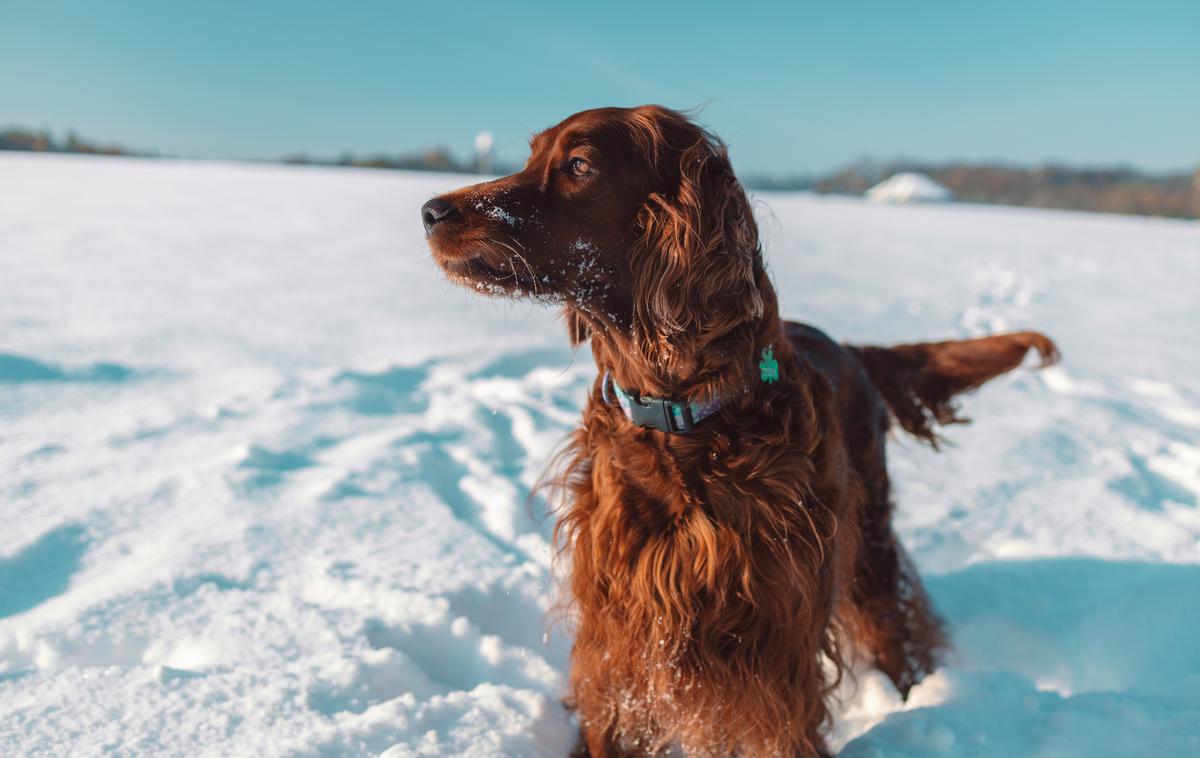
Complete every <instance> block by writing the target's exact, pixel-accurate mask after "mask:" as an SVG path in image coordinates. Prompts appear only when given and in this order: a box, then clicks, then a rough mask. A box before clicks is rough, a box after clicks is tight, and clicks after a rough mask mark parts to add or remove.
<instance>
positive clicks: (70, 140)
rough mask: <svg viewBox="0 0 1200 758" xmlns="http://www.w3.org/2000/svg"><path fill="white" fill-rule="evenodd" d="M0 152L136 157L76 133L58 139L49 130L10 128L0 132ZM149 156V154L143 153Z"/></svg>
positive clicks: (119, 147)
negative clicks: (21, 151)
mask: <svg viewBox="0 0 1200 758" xmlns="http://www.w3.org/2000/svg"><path fill="white" fill-rule="evenodd" d="M0 150H28V151H33V152H43V153H88V154H92V155H134V154H135V153H131V152H129V151H128V150H126V149H125V148H123V147H121V146H120V145H100V144H97V143H95V142H89V141H88V140H85V139H83V138H81V137H79V136H78V135H76V134H75V133H74V132H68V133H67V135H66V137H64V138H63V139H57V138H55V136H54V135H53V134H52V133H51V132H49V131H48V130H45V129H43V130H41V131H37V132H35V131H33V130H31V129H21V128H10V129H5V130H4V131H0ZM141 155H148V153H141Z"/></svg>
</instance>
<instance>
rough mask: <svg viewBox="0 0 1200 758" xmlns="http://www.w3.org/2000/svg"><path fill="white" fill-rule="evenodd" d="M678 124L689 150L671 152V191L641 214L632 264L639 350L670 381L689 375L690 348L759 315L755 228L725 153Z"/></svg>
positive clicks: (654, 197)
mask: <svg viewBox="0 0 1200 758" xmlns="http://www.w3.org/2000/svg"><path fill="white" fill-rule="evenodd" d="M684 124H685V126H686V127H687V130H688V131H687V132H685V133H684V134H683V135H681V137H677V138H676V139H680V138H682V139H683V140H686V141H685V142H684V144H687V147H684V148H683V149H681V150H678V151H676V152H675V154H676V155H677V156H678V159H677V164H676V165H674V166H672V165H671V164H672V163H674V161H666V162H664V164H665V170H666V171H669V172H670V174H671V178H670V179H669V180H668V181H667V182H666V184H667V185H670V184H674V186H673V187H672V188H670V189H668V190H667V191H665V192H661V193H659V192H655V193H652V194H651V195H650V196H649V197H648V199H647V201H646V203H645V205H644V206H643V207H642V209H641V212H640V214H639V216H638V224H639V227H640V229H639V231H640V238H639V239H638V242H637V244H635V245H634V249H633V257H634V259H633V261H632V263H633V272H634V280H635V281H634V327H635V333H636V336H637V338H638V342H639V344H640V346H641V348H642V350H643V352H645V353H646V355H647V357H648V358H650V359H651V360H652V362H653V363H654V364H655V365H658V366H661V367H662V368H663V369H665V370H667V371H668V372H670V373H676V374H678V373H686V372H688V371H690V370H691V369H693V368H694V365H689V364H694V362H695V361H696V360H697V359H698V355H697V351H696V350H695V349H694V348H696V347H698V346H700V345H703V344H707V343H708V342H710V341H712V340H714V339H716V338H718V337H720V336H722V335H724V334H727V333H729V332H730V331H731V330H733V329H734V328H735V327H737V326H738V325H740V324H743V323H745V322H747V321H749V320H753V319H757V318H760V317H761V316H762V314H763V299H762V295H761V293H760V292H759V291H758V287H757V284H756V270H757V269H758V268H761V260H762V259H761V252H760V250H759V243H758V228H757V226H756V224H755V222H754V216H753V214H752V213H751V210H750V203H749V201H748V200H747V198H746V193H745V191H744V190H743V189H742V186H741V184H740V183H739V182H738V180H737V177H735V176H734V173H733V168H732V167H731V166H730V163H729V157H728V154H727V152H726V149H725V146H724V145H723V144H722V143H721V142H720V141H719V140H717V139H716V138H715V137H713V136H711V135H709V134H707V133H706V132H703V131H702V130H700V129H699V128H697V127H695V126H693V125H691V124H689V123H687V122H684ZM688 132H690V134H689V133H688ZM672 141H674V140H672ZM697 343H698V344H697ZM689 348H693V349H689Z"/></svg>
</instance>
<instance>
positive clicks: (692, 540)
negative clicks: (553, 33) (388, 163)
mask: <svg viewBox="0 0 1200 758" xmlns="http://www.w3.org/2000/svg"><path fill="white" fill-rule="evenodd" d="M421 213H422V220H423V221H424V224H425V229H426V232H427V236H428V240H429V245H430V247H431V248H432V252H433V257H434V259H435V261H436V262H437V263H438V265H439V266H441V267H442V269H444V271H445V272H446V274H447V275H448V276H449V278H450V279H452V280H453V281H455V282H458V283H461V284H464V285H466V286H468V287H471V288H473V289H477V290H480V291H483V292H486V293H490V294H495V295H502V296H519V297H528V298H534V299H538V300H541V301H545V302H550V303H555V304H559V305H561V306H562V308H563V310H564V313H565V319H566V323H567V328H568V332H569V334H570V338H571V340H572V342H573V343H574V344H578V343H579V342H581V341H583V340H586V339H590V340H591V348H592V355H593V357H594V358H595V361H596V366H597V368H598V369H599V371H598V376H597V378H596V381H595V383H594V385H593V387H592V391H591V396H590V397H589V398H588V400H587V405H586V408H585V409H584V412H583V422H582V424H581V425H580V427H579V428H578V429H577V430H576V431H575V432H574V433H573V435H572V436H571V438H570V440H569V445H568V446H567V448H566V449H565V450H564V451H563V453H562V459H561V465H560V466H558V467H557V469H556V471H557V473H556V475H555V476H556V478H555V480H554V481H555V482H556V483H557V485H558V490H559V492H560V494H561V501H562V502H561V503H560V505H559V509H560V513H559V521H558V524H557V527H556V534H557V540H556V543H557V545H558V547H559V550H560V551H561V552H560V557H564V558H566V559H568V560H569V580H568V581H569V589H570V593H569V597H568V598H567V601H566V602H567V603H568V604H569V606H568V608H569V611H570V618H571V619H572V621H573V622H574V625H575V641H574V646H573V648H572V653H571V674H570V693H569V696H568V700H567V702H568V703H569V704H570V705H571V706H572V707H573V708H575V709H576V711H577V712H578V716H579V720H580V724H581V729H582V735H581V736H582V744H581V747H580V750H581V752H582V751H584V750H586V752H587V753H588V754H590V755H592V756H596V757H599V756H621V755H654V754H661V753H664V752H666V751H668V750H670V749H681V750H683V751H684V752H685V753H687V754H688V755H719V756H734V755H736V756H768V755H780V756H816V755H825V754H826V751H827V748H826V745H825V741H824V739H823V737H822V729H823V727H824V724H825V722H826V721H827V719H828V718H829V715H830V712H829V706H828V701H829V698H830V696H831V690H832V688H833V687H834V686H835V685H836V683H837V682H838V680H839V679H840V677H841V676H842V673H843V670H844V668H845V667H846V666H847V665H849V664H850V663H851V662H852V661H854V660H856V659H857V658H856V657H857V656H861V657H862V658H863V659H864V660H865V661H868V662H870V663H872V664H873V665H875V666H877V667H878V668H879V669H880V670H882V671H883V672H884V673H885V674H886V675H887V676H888V677H889V678H890V679H891V680H892V682H894V683H895V685H896V687H897V689H898V690H899V691H900V693H901V694H902V695H905V696H907V694H908V691H909V689H910V688H911V687H912V686H913V685H914V684H916V683H917V682H919V681H921V679H922V677H924V676H925V675H926V674H928V673H929V672H930V671H932V670H933V669H934V667H935V666H936V665H937V664H938V659H939V653H940V652H942V651H943V650H944V649H945V647H946V645H947V639H946V635H945V633H944V631H943V627H942V623H941V621H940V620H939V619H938V617H937V616H936V615H935V613H934V612H933V610H932V608H931V607H930V602H929V599H928V597H927V596H926V594H925V591H924V589H923V588H922V586H921V581H920V579H919V578H918V576H917V574H916V571H915V570H914V568H913V565H912V563H911V562H910V561H909V559H908V557H907V555H906V554H905V552H904V549H903V548H902V547H901V545H900V543H899V541H898V540H897V538H896V535H895V533H894V532H893V531H892V527H891V511H892V504H891V500H890V494H889V482H888V474H887V467H886V465H885V460H884V442H885V437H886V434H887V430H888V425H889V413H888V412H889V411H890V415H891V417H894V418H895V420H896V421H897V422H899V424H900V426H901V427H903V428H904V430H906V431H908V432H910V433H912V434H914V435H916V436H917V437H919V438H921V439H923V440H925V441H927V442H929V443H931V444H934V445H935V446H936V444H937V439H938V438H937V436H936V433H935V431H934V426H935V424H948V423H953V422H959V421H962V419H961V418H960V417H959V416H958V415H957V413H956V411H955V406H954V404H953V398H954V396H955V395H958V394H960V393H963V392H967V391H969V390H973V389H975V388H977V387H979V386H980V385H981V384H983V383H984V382H986V381H988V380H989V379H992V378H993V377H996V376H998V375H1000V374H1002V373H1004V372H1006V371H1008V370H1010V369H1012V368H1014V367H1016V366H1018V365H1019V364H1020V363H1021V362H1022V360H1023V358H1024V356H1025V354H1026V352H1027V351H1028V350H1029V349H1030V348H1034V349H1036V350H1037V351H1038V352H1039V353H1040V355H1041V357H1042V362H1043V363H1044V364H1045V363H1049V362H1051V361H1053V360H1054V359H1055V356H1056V351H1055V348H1054V345H1053V343H1051V341H1050V340H1049V339H1047V338H1046V337H1044V336H1042V335H1041V334H1038V333H1036V332H1020V333H1016V334H1005V335H998V336H993V337H985V338H982V339H972V340H962V341H952V342H936V343H919V344H910V345H901V346H898V347H852V346H846V345H840V344H838V343H836V342H834V341H832V340H830V339H829V338H828V337H826V336H825V335H824V334H822V333H821V332H820V331H818V330H816V329H814V328H812V327H809V326H805V325H802V324H797V323H792V322H787V321H783V320H781V319H780V316H779V312H778V308H777V304H776V296H775V290H774V288H773V287H772V284H771V280H770V277H769V276H768V274H767V270H766V267H765V265H764V263H763V257H762V251H761V248H760V246H759V241H758V231H757V227H756V225H755V221H754V217H753V216H752V214H751V209H750V205H749V202H748V201H747V198H746V194H745V192H744V191H743V190H742V187H741V185H740V184H739V183H738V180H737V179H736V178H735V177H734V174H733V171H732V169H731V168H730V164H729V160H728V157H727V153H726V149H725V147H724V145H723V144H722V143H721V142H720V141H719V140H718V139H717V138H715V137H714V136H713V135H712V134H710V133H708V132H706V131H704V130H703V129H701V128H700V127H698V126H696V125H695V124H693V123H692V122H691V121H690V120H689V119H688V118H687V117H685V116H684V115H682V114H680V113H678V112H675V111H671V110H668V109H666V108H662V107H658V106H645V107H640V108H633V109H624V108H602V109H598V110H590V111H585V112H583V113H578V114H576V115H574V116H571V117H570V118H568V119H566V120H565V121H563V122H562V123H560V124H558V125H557V126H554V127H552V128H550V129H548V130H546V131H544V132H542V133H541V134H538V135H537V136H535V137H534V138H533V142H532V155H531V156H530V158H529V162H528V163H527V164H526V165H525V168H524V169H522V170H521V171H520V172H519V173H516V174H513V175H512V176H508V177H505V178H502V179H497V180H495V181H490V182H486V183H483V184H477V185H474V186H471V187H466V188H464V189H461V190H458V191H456V192H451V193H449V194H446V195H442V196H441V197H437V198H434V199H433V200H430V201H429V202H428V203H426V204H425V206H424V207H423V208H422V211H421Z"/></svg>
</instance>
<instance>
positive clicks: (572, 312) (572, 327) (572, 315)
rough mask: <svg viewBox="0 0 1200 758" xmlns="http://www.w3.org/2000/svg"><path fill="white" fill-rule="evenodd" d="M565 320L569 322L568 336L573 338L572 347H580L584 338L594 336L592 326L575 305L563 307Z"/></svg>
mask: <svg viewBox="0 0 1200 758" xmlns="http://www.w3.org/2000/svg"><path fill="white" fill-rule="evenodd" d="M563 321H565V322H566V324H567V336H568V337H569V338H570V339H571V347H579V346H580V345H581V344H583V341H584V340H586V339H587V338H588V337H591V336H592V328H591V327H590V326H589V325H588V322H587V320H586V319H584V317H583V314H581V313H580V312H579V309H578V308H576V307H575V306H572V305H567V306H564V307H563Z"/></svg>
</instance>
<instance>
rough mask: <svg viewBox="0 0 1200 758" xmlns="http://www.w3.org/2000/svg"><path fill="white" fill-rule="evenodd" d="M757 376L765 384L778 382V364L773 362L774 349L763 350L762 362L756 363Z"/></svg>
mask: <svg viewBox="0 0 1200 758" xmlns="http://www.w3.org/2000/svg"><path fill="white" fill-rule="evenodd" d="M758 374H759V376H760V377H762V380H763V381H764V382H766V383H767V384H771V383H773V382H775V381H778V379H779V362H778V361H776V360H775V349H774V348H770V347H766V348H763V351H762V360H761V361H759V362H758Z"/></svg>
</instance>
